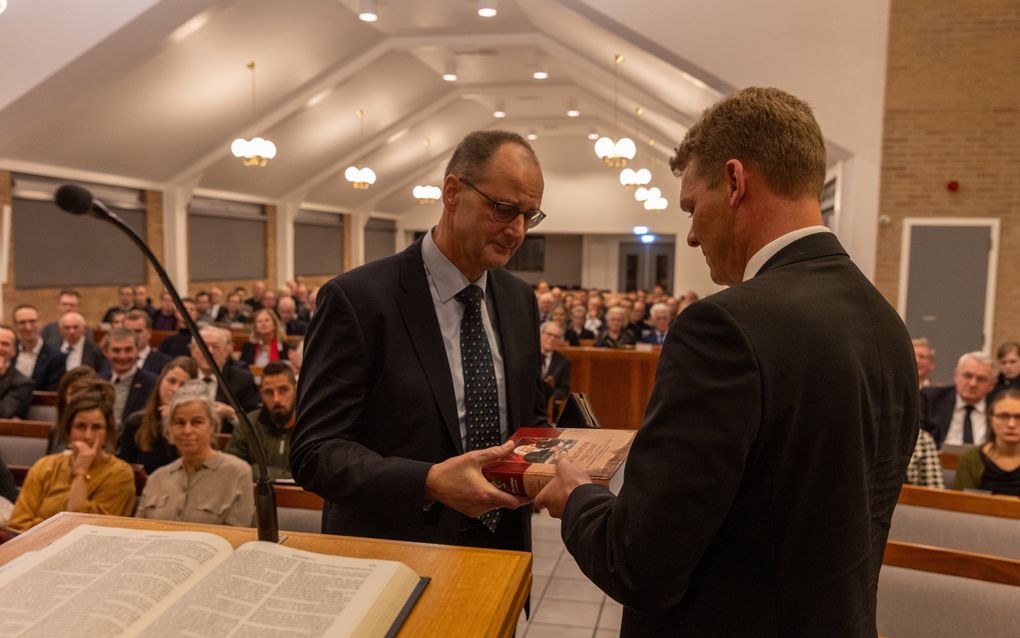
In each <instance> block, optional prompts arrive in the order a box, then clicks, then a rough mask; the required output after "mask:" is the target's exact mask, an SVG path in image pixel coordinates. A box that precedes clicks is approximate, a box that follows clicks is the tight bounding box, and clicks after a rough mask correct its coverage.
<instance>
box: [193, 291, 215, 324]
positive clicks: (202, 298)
mask: <svg viewBox="0 0 1020 638" xmlns="http://www.w3.org/2000/svg"><path fill="white" fill-rule="evenodd" d="M195 310H197V311H198V318H197V319H195V321H201V322H202V323H212V322H213V321H214V320H215V319H216V316H215V315H213V314H212V297H211V296H210V295H209V293H208V292H206V291H204V290H200V291H199V292H198V293H197V294H196V295H195Z"/></svg>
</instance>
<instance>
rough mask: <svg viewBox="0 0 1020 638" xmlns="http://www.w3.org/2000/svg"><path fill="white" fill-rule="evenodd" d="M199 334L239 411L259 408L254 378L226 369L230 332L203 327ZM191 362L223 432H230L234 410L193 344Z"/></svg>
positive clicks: (233, 368) (234, 368) (240, 370)
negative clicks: (216, 414) (206, 392)
mask: <svg viewBox="0 0 1020 638" xmlns="http://www.w3.org/2000/svg"><path fill="white" fill-rule="evenodd" d="M270 314H272V313H270ZM200 334H201V336H202V340H203V341H204V342H205V345H206V347H208V348H209V353H210V354H211V355H212V356H213V360H214V361H215V363H216V366H217V367H218V368H219V369H220V372H221V374H222V375H223V379H224V381H226V382H227V386H229V387H230V390H231V391H232V392H233V393H234V397H236V398H237V402H238V403H240V404H241V409H242V410H244V411H245V412H251V411H252V410H254V409H255V408H257V407H259V391H258V388H257V387H256V386H255V378H254V377H253V376H252V375H251V372H249V371H248V370H247V369H246V368H243V367H241V366H234V365H226V363H227V361H228V360H229V359H230V353H231V351H232V350H233V336H232V335H231V333H230V331H229V330H226V329H224V328H217V327H215V326H206V327H205V328H202V330H201V331H200ZM191 358H192V359H194V360H195V362H196V363H198V370H199V375H200V376H201V380H202V382H203V383H204V384H205V385H206V387H207V389H208V392H209V398H210V399H212V400H214V401H215V407H216V411H217V413H218V416H219V420H220V421H222V422H223V431H224V432H231V431H233V428H234V425H233V422H234V420H235V418H236V415H235V414H234V409H233V408H232V407H230V405H229V404H228V402H227V395H226V393H225V392H224V391H223V388H221V387H220V385H219V382H218V381H217V380H216V377H215V376H214V375H213V371H212V367H211V366H210V365H209V362H208V361H206V359H205V357H204V356H202V351H201V350H199V348H198V345H197V344H195V343H192V344H191Z"/></svg>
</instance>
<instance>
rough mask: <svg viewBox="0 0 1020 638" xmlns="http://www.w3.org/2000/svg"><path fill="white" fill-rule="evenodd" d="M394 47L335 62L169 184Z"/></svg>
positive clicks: (386, 43)
mask: <svg viewBox="0 0 1020 638" xmlns="http://www.w3.org/2000/svg"><path fill="white" fill-rule="evenodd" d="M392 50H393V41H392V39H389V38H388V39H385V40H382V41H380V42H378V43H376V44H375V45H374V46H372V47H371V48H369V49H368V50H366V51H365V52H363V53H362V54H360V55H359V56H357V57H356V58H354V59H353V60H351V61H349V62H345V63H342V64H338V65H335V66H333V67H331V68H330V69H327V70H326V71H324V72H323V73H321V74H319V76H318V77H317V78H314V79H312V80H309V81H308V82H306V83H305V84H304V85H303V86H301V87H300V88H298V89H297V90H295V91H294V92H292V93H291V95H290V97H289V98H287V99H286V100H285V101H284V102H283V103H282V104H280V106H277V107H276V108H274V109H273V110H272V111H269V112H268V113H266V114H265V115H263V116H262V117H260V118H258V119H256V120H253V121H249V122H248V123H247V124H246V125H245V126H243V127H242V128H240V129H237V130H235V131H234V132H233V134H232V135H230V136H229V137H226V138H220V140H219V141H218V142H216V144H215V145H212V146H210V147H209V150H207V151H206V152H205V153H204V154H203V155H202V156H201V157H200V158H199V159H197V160H195V161H194V162H192V163H191V164H189V165H188V166H186V167H185V168H183V169H182V170H180V171H178V172H177V174H176V175H174V176H173V177H172V178H170V180H169V182H168V184H169V185H174V184H178V183H182V182H184V181H186V180H188V179H189V178H191V177H193V176H194V175H196V174H198V173H202V172H204V171H205V170H206V169H208V168H209V167H210V166H212V165H213V164H215V163H216V162H218V161H220V160H222V159H223V158H224V157H226V156H227V153H228V150H227V149H229V148H230V143H231V142H233V141H234V140H235V139H237V138H239V137H244V138H248V137H250V136H251V135H253V134H257V133H259V132H263V131H266V130H268V129H270V128H272V127H273V126H275V125H276V124H279V123H280V122H282V121H283V120H285V119H287V118H288V117H290V116H291V115H293V114H294V113H297V112H299V111H301V109H303V108H305V107H306V106H307V104H308V101H309V100H311V99H312V98H313V97H315V96H316V95H318V94H319V93H321V92H322V91H324V90H327V89H332V88H333V87H335V86H336V85H338V84H340V83H341V82H343V81H344V80H346V79H347V78H350V77H351V76H353V75H355V74H357V73H359V72H361V71H363V70H365V68H367V67H368V66H369V65H370V64H372V63H373V62H375V61H376V60H378V59H379V58H381V57H382V56H384V55H386V54H387V53H389V52H390V51H392Z"/></svg>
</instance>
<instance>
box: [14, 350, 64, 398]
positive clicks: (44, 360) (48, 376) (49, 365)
mask: <svg viewBox="0 0 1020 638" xmlns="http://www.w3.org/2000/svg"><path fill="white" fill-rule="evenodd" d="M17 361H18V355H15V356H14V360H13V361H12V362H11V364H12V365H13V364H14V363H16V362H17ZM66 368H67V355H66V354H64V353H63V352H61V351H60V348H54V347H53V346H51V345H49V344H48V343H46V342H43V345H42V348H40V349H39V355H38V356H37V357H36V358H35V367H33V368H32V381H35V389H36V390H46V391H50V392H53V391H55V390H56V389H57V384H59V383H60V377H62V376H64V372H66Z"/></svg>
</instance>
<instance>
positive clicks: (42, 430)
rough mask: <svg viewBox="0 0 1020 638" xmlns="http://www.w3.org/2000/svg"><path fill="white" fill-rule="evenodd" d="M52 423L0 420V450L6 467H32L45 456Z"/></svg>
mask: <svg viewBox="0 0 1020 638" xmlns="http://www.w3.org/2000/svg"><path fill="white" fill-rule="evenodd" d="M52 428H53V423H51V422H48V421H28V420H23V419H0V450H2V451H3V455H4V463H7V464H8V465H32V464H33V463H35V462H36V461H37V460H38V459H39V458H40V457H42V456H44V455H45V454H46V444H47V442H48V440H49V436H50V430H51V429H52Z"/></svg>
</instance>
